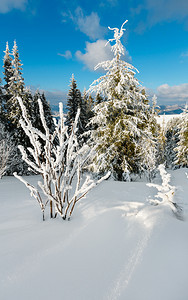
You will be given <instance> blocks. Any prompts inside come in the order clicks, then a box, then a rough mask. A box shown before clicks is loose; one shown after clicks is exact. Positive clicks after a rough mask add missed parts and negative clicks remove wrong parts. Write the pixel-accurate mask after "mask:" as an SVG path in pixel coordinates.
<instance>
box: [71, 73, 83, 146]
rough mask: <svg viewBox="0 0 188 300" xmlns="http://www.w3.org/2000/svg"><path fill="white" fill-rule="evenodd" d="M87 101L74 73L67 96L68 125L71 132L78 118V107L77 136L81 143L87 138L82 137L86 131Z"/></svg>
mask: <svg viewBox="0 0 188 300" xmlns="http://www.w3.org/2000/svg"><path fill="white" fill-rule="evenodd" d="M86 105H87V103H86V101H85V99H83V97H82V95H81V92H80V90H79V89H78V88H77V83H76V80H75V78H74V75H72V78H71V83H70V89H69V92H68V97H67V109H68V113H67V121H66V123H67V125H68V128H69V130H68V131H69V133H70V132H71V128H72V124H73V123H74V120H75V118H76V114H77V111H78V108H79V109H80V116H79V120H78V128H77V136H78V137H79V138H78V141H79V144H82V143H83V142H84V141H85V139H84V138H82V134H83V133H84V132H85V131H86V124H87V121H86V110H87V107H86Z"/></svg>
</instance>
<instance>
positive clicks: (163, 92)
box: [146, 83, 188, 105]
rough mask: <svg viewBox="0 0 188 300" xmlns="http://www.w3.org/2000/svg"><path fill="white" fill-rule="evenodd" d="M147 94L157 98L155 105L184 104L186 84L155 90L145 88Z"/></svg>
mask: <svg viewBox="0 0 188 300" xmlns="http://www.w3.org/2000/svg"><path fill="white" fill-rule="evenodd" d="M146 91H147V94H148V95H149V96H150V97H152V96H153V95H154V94H155V95H156V96H157V103H159V104H163V105H172V104H185V103H186V102H187V101H188V83H182V84H180V85H173V86H170V85H168V84H166V83H165V84H162V85H160V86H159V87H158V88H157V89H156V90H152V89H148V88H146Z"/></svg>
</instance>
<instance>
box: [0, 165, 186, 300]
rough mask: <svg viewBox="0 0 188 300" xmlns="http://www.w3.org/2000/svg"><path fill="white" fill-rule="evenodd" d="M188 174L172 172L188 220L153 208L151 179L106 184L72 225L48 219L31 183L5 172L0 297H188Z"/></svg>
mask: <svg viewBox="0 0 188 300" xmlns="http://www.w3.org/2000/svg"><path fill="white" fill-rule="evenodd" d="M185 171H186V170H185V169H181V170H176V171H173V172H171V173H172V184H173V185H176V186H177V188H178V189H177V193H176V198H175V199H176V201H177V202H178V203H181V205H182V207H183V208H184V221H180V220H177V219H176V218H175V217H174V216H173V214H172V212H171V211H170V209H169V208H168V207H164V206H157V207H156V206H151V205H149V203H148V201H147V199H148V197H149V196H150V197H151V198H152V197H153V196H154V195H155V194H156V192H157V191H156V190H155V188H150V187H148V186H146V183H144V182H131V183H128V182H127V183H122V182H113V181H105V182H103V183H102V184H101V185H100V186H98V187H97V188H96V189H95V190H93V191H92V192H91V193H90V194H89V195H88V197H87V198H86V199H84V200H83V201H82V202H81V203H80V205H78V207H77V209H76V210H75V214H74V215H73V218H72V220H71V221H70V222H67V221H62V220H61V219H58V220H50V219H48V218H47V220H46V221H45V222H42V218H41V214H40V209H39V207H38V204H37V203H36V202H35V200H33V199H31V198H30V196H29V193H28V191H27V190H26V188H25V186H24V185H23V184H22V183H20V182H19V181H17V180H16V179H15V178H12V177H4V178H3V179H2V180H1V181H0V202H1V209H0V245H1V246H0V299H1V300H12V299H14V300H26V299H27V300H43V299H45V300H51V299H56V300H77V299H78V300H79V299H80V300H102V299H111V300H114V299H122V300H125V299H129V300H132V299H133V300H137V299H139V300H187V299H188V288H187V282H188V281H187V280H188V279H187V278H188V259H187V253H188V238H187V236H188V234H187V233H188V209H187V202H188V179H187V178H186V176H185ZM187 172H188V170H187ZM36 180H37V177H36V176H33V177H32V176H31V177H30V181H31V182H34V181H36Z"/></svg>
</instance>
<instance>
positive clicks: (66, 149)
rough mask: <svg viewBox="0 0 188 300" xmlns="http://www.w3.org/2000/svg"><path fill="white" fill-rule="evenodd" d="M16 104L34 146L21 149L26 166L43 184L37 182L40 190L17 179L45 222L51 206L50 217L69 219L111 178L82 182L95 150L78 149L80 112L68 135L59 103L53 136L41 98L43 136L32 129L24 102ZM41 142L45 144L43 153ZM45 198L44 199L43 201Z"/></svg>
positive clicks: (88, 179) (40, 109)
mask: <svg viewBox="0 0 188 300" xmlns="http://www.w3.org/2000/svg"><path fill="white" fill-rule="evenodd" d="M17 100H18V101H19V104H20V107H21V109H22V119H21V120H20V123H21V126H22V128H23V129H24V131H25V133H26V134H27V135H28V137H29V139H30V142H31V144H32V147H30V148H27V149H25V148H24V147H23V146H20V147H19V148H20V151H21V153H22V157H23V159H24V160H25V162H26V163H27V164H28V165H29V166H30V168H31V169H32V170H33V171H34V172H36V173H38V174H40V175H41V180H40V181H39V182H38V187H35V186H33V185H31V184H30V183H29V182H27V181H26V180H25V179H23V178H22V177H20V176H18V175H17V174H16V173H15V174H14V175H15V177H17V178H18V179H19V180H20V181H22V182H23V183H24V184H25V185H26V186H27V187H28V189H29V190H30V191H31V195H32V196H33V197H35V199H36V200H37V201H38V203H39V205H40V208H41V211H42V214H43V220H44V211H45V208H46V207H47V205H48V203H49V205H50V215H51V217H53V216H54V217H56V216H57V215H60V217H62V218H63V219H64V220H66V219H70V217H71V215H72V213H73V210H74V208H75V205H76V204H77V202H78V201H80V200H81V199H82V198H84V197H85V196H86V194H87V193H88V192H89V191H90V190H91V189H92V188H93V187H95V186H96V185H97V184H99V183H100V182H101V181H102V180H104V179H106V178H107V177H108V176H109V174H107V175H106V176H104V177H103V178H101V179H100V180H98V181H94V180H93V179H92V178H91V177H90V176H86V177H85V178H81V174H82V170H83V168H84V165H85V164H86V163H87V161H88V160H89V159H90V157H91V155H92V152H93V150H92V149H90V148H89V147H88V146H87V145H85V146H82V147H78V142H77V132H76V131H77V123H78V119H79V110H78V113H77V115H76V118H75V122H74V123H73V125H72V129H71V132H69V133H68V126H66V125H65V122H64V115H63V105H62V103H60V104H59V120H58V121H57V120H55V119H54V131H53V132H50V130H49V128H48V127H47V124H46V120H45V116H44V110H43V105H42V101H41V99H40V98H39V101H38V103H39V111H40V117H41V122H42V125H43V127H44V131H45V133H42V132H41V131H40V130H38V129H37V128H34V127H33V126H32V123H31V121H30V120H29V118H28V116H27V111H26V108H25V106H24V104H23V101H22V99H21V98H18V99H17ZM40 140H43V142H44V144H45V146H44V151H43V145H42V144H41V142H40ZM54 141H55V143H54ZM57 141H58V142H57ZM42 195H44V196H45V197H44V198H43V196H42Z"/></svg>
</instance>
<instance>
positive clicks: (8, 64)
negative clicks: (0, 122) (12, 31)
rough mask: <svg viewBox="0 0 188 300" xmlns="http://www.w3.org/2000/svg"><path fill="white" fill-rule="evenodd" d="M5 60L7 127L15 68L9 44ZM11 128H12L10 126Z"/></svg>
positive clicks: (5, 113) (8, 124)
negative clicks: (10, 88) (11, 84)
mask: <svg viewBox="0 0 188 300" xmlns="http://www.w3.org/2000/svg"><path fill="white" fill-rule="evenodd" d="M4 53H5V55H4V59H3V75H4V82H5V84H4V87H3V89H4V116H5V120H6V123H7V126H8V127H9V126H10V122H8V119H9V118H8V116H9V113H10V109H11V107H10V106H9V100H10V98H11V94H10V91H9V87H10V79H11V78H12V76H13V72H14V71H13V66H12V57H11V55H10V50H9V45H8V42H7V43H6V50H5V51H4ZM10 127H11V126H10Z"/></svg>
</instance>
